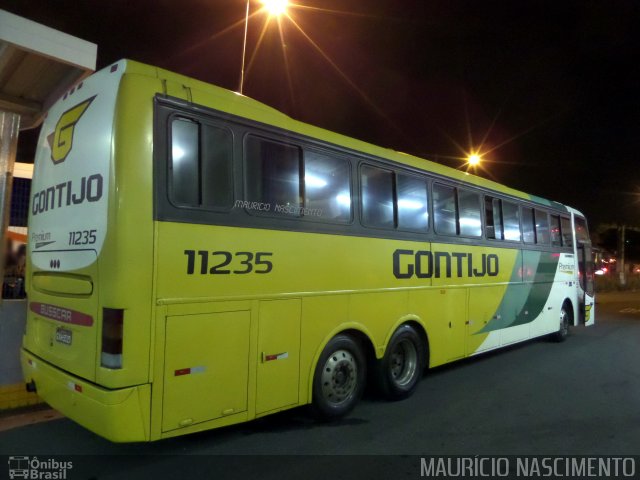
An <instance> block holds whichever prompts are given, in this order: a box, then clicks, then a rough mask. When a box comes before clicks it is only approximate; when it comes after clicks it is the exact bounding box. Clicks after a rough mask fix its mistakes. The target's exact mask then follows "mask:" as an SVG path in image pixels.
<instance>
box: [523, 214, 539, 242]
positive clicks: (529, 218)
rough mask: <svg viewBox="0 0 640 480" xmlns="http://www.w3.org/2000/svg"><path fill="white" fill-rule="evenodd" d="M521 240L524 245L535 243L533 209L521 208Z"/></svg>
mask: <svg viewBox="0 0 640 480" xmlns="http://www.w3.org/2000/svg"><path fill="white" fill-rule="evenodd" d="M522 239H523V240H524V243H535V241H536V232H535V224H534V222H533V208H529V207H522Z"/></svg>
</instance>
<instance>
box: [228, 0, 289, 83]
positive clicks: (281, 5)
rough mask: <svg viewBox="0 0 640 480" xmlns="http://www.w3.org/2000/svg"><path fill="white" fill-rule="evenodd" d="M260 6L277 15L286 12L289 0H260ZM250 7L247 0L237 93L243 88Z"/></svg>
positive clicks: (249, 0) (272, 14) (270, 14)
mask: <svg viewBox="0 0 640 480" xmlns="http://www.w3.org/2000/svg"><path fill="white" fill-rule="evenodd" d="M260 2H261V3H262V5H263V6H262V8H263V9H264V10H265V11H266V12H267V13H268V14H269V16H270V17H279V16H280V15H284V14H286V13H287V7H288V6H289V0H260ZM250 7H251V0H247V8H246V11H245V16H244V41H243V42H242V67H241V69H240V88H239V89H238V90H239V93H242V91H243V88H244V64H245V58H246V56H247V30H248V29H249V10H250Z"/></svg>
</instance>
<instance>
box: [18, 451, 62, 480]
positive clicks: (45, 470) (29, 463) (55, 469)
mask: <svg viewBox="0 0 640 480" xmlns="http://www.w3.org/2000/svg"><path fill="white" fill-rule="evenodd" d="M72 468H73V464H72V462H68V461H60V460H55V459H53V458H47V459H46V460H39V459H38V457H23V456H12V457H9V478H10V479H11V480H13V479H14V478H25V479H37V480H65V479H66V478H67V470H71V469H72Z"/></svg>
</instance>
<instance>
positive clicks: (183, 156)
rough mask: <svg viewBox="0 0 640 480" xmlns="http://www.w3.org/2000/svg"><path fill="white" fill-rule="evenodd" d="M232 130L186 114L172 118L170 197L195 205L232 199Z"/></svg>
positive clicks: (226, 203)
mask: <svg viewBox="0 0 640 480" xmlns="http://www.w3.org/2000/svg"><path fill="white" fill-rule="evenodd" d="M232 163H233V140H232V136H231V132H229V131H228V130H225V129H222V128H218V127H215V126H212V125H207V124H200V123H198V122H196V121H192V120H187V119H184V118H176V119H174V120H173V121H172V122H171V167H170V168H171V189H170V191H171V194H170V195H171V199H172V200H173V201H174V202H175V203H176V204H178V205H185V206H192V207H214V208H215V207H230V206H231V204H232V202H233V178H232Z"/></svg>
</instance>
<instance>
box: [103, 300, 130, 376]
mask: <svg viewBox="0 0 640 480" xmlns="http://www.w3.org/2000/svg"><path fill="white" fill-rule="evenodd" d="M123 319H124V310H122V309H120V308H103V309H102V354H101V356H100V364H101V365H102V366H103V367H106V368H114V369H116V368H122V333H123V328H122V326H123Z"/></svg>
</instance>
